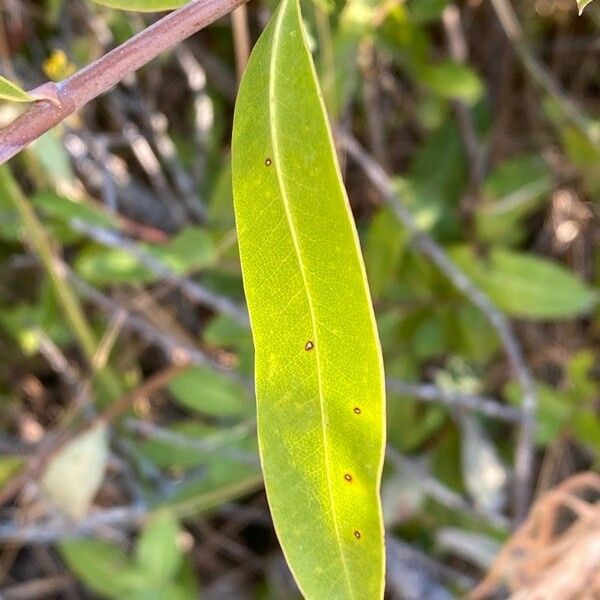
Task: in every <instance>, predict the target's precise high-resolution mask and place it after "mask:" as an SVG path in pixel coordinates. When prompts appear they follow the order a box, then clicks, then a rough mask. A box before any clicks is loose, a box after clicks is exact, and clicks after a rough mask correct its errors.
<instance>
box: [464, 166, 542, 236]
mask: <svg viewBox="0 0 600 600" xmlns="http://www.w3.org/2000/svg"><path fill="white" fill-rule="evenodd" d="M551 189H552V178H551V176H550V173H549V170H548V166H547V165H546V163H545V162H544V161H543V160H542V159H541V158H540V157H539V156H537V155H530V154H524V155H520V156H517V157H514V158H512V159H510V160H507V161H505V162H502V163H500V165H498V166H497V167H496V168H495V169H494V171H493V172H492V173H491V175H490V176H489V177H488V179H487V181H486V182H485V186H484V194H483V201H482V202H480V204H479V206H478V207H477V211H476V213H475V224H476V227H477V234H478V237H479V239H480V240H482V241H485V242H488V243H501V244H503V245H507V244H514V243H518V242H520V241H521V240H522V238H523V237H524V236H525V235H526V230H525V228H524V227H523V225H522V221H523V219H524V218H525V217H526V216H529V215H530V214H531V213H532V212H533V211H535V210H536V209H537V208H538V207H539V205H540V204H541V203H542V202H543V201H544V200H546V199H547V198H548V195H549V193H550V190H551Z"/></svg>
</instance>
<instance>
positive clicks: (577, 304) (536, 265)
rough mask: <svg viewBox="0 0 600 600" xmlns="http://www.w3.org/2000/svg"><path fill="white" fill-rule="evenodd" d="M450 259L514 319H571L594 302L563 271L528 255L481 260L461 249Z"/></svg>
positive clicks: (498, 254)
mask: <svg viewBox="0 0 600 600" xmlns="http://www.w3.org/2000/svg"><path fill="white" fill-rule="evenodd" d="M451 255H452V258H453V259H454V260H455V261H456V262H457V263H458V264H459V266H460V267H461V268H462V269H464V270H465V272H466V273H467V274H468V275H469V276H470V277H471V278H472V279H473V280H474V281H475V283H476V284H477V285H478V286H480V287H481V289H483V291H485V292H486V293H487V294H488V295H489V296H490V298H491V299H492V301H493V302H495V304H496V305H497V306H498V308H500V309H501V310H503V311H505V312H506V313H507V314H509V315H511V316H514V317H522V318H539V319H559V318H565V317H573V316H576V315H580V314H583V313H585V312H587V311H589V310H590V309H591V308H592V307H593V305H594V304H595V303H596V302H597V299H598V296H597V294H596V293H595V292H594V291H593V290H591V289H590V288H588V287H587V286H586V285H585V283H583V282H582V281H581V280H579V279H578V278H577V277H575V276H574V275H572V274H571V273H570V272H569V271H567V270H566V269H564V268H563V267H561V266H559V265H557V264H554V263H551V262H549V261H547V260H544V259H542V258H538V257H535V256H532V255H530V254H523V253H519V252H512V251H509V250H501V249H497V250H493V251H492V252H491V253H490V255H489V256H488V257H487V258H486V260H483V259H481V258H478V257H477V256H476V255H475V253H474V252H473V250H472V249H470V248H468V247H466V246H462V247H458V248H454V249H453V250H452V251H451Z"/></svg>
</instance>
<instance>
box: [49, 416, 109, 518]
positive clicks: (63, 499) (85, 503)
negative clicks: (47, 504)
mask: <svg viewBox="0 0 600 600" xmlns="http://www.w3.org/2000/svg"><path fill="white" fill-rule="evenodd" d="M107 461H108V433H107V430H106V426H105V425H99V426H96V427H94V428H93V429H90V430H89V431H86V432H85V433H83V434H81V435H80V436H79V437H77V438H75V439H74V440H73V441H72V442H70V443H69V444H67V445H66V446H65V447H64V448H63V449H62V450H61V451H60V452H59V453H58V454H57V455H56V456H55V457H54V458H53V459H52V461H51V462H50V464H49V465H48V468H47V469H46V472H45V473H44V476H43V477H42V481H41V483H42V488H43V490H44V492H46V494H47V495H48V496H49V498H50V499H51V500H52V502H54V503H55V504H56V506H57V507H58V508H60V509H61V510H62V511H63V512H65V513H66V514H67V515H69V516H70V517H71V518H73V519H76V520H78V519H82V518H83V517H84V516H85V515H86V513H87V511H88V509H89V507H90V505H91V503H92V500H93V499H94V496H95V495H96V493H97V492H98V489H99V488H100V485H101V484H102V480H103V479H104V470H105V468H106V463H107Z"/></svg>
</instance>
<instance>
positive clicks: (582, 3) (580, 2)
mask: <svg viewBox="0 0 600 600" xmlns="http://www.w3.org/2000/svg"><path fill="white" fill-rule="evenodd" d="M591 1H592V0H577V8H578V9H579V14H580V15H581V14H583V9H584V8H585V7H586V6H587V5H588V4H589V3H590V2H591Z"/></svg>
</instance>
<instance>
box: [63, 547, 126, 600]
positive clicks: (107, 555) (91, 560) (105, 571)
mask: <svg viewBox="0 0 600 600" xmlns="http://www.w3.org/2000/svg"><path fill="white" fill-rule="evenodd" d="M60 553H61V556H62V558H63V560H64V561H65V562H66V563H67V565H68V566H69V569H70V570H71V571H72V572H73V573H74V574H75V575H76V576H77V577H78V578H79V579H81V581H83V583H84V584H85V585H86V586H87V587H89V588H90V590H92V591H93V592H96V593H97V594H100V595H102V596H103V597H106V598H115V599H116V600H118V599H119V598H121V599H122V598H125V597H127V596H126V594H128V593H130V592H131V587H130V585H129V584H128V583H127V582H126V581H125V580H126V577H125V575H126V573H127V572H128V571H131V570H132V568H133V565H132V563H131V561H130V560H129V557H128V556H127V555H126V554H125V553H124V552H123V551H122V550H121V549H120V548H119V547H118V546H115V545H113V544H109V543H107V542H103V541H101V540H93V539H90V540H69V541H66V542H62V543H61V545H60Z"/></svg>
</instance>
